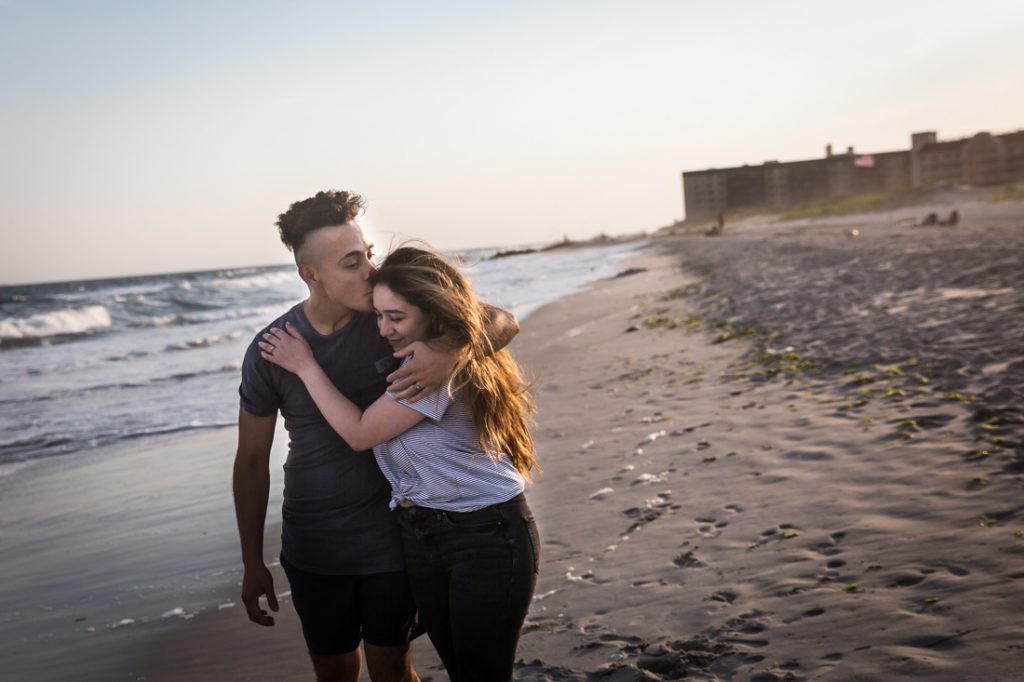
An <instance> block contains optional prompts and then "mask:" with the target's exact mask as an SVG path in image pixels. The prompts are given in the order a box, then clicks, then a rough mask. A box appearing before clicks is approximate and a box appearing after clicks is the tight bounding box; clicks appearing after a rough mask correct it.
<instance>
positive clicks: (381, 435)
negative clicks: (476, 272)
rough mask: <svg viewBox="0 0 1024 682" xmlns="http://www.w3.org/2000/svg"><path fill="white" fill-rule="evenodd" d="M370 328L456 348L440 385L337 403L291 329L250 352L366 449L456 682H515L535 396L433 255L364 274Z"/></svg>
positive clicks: (447, 267) (456, 277)
mask: <svg viewBox="0 0 1024 682" xmlns="http://www.w3.org/2000/svg"><path fill="white" fill-rule="evenodd" d="M370 283H371V284H372V285H373V305H374V308H375V309H376V312H377V320H378V325H379V327H380V333H381V335H382V336H384V337H386V338H387V340H388V341H389V342H390V343H391V345H392V346H393V347H394V348H395V350H397V351H401V350H402V349H404V348H406V347H407V346H408V344H410V343H414V342H417V341H420V342H424V341H429V342H432V343H436V344H439V345H442V346H446V347H463V348H465V349H466V352H465V353H464V354H463V355H462V356H461V357H460V359H459V364H458V367H457V369H456V372H455V375H454V378H453V380H452V382H451V385H450V386H441V387H437V388H433V389H430V390H425V391H424V392H423V395H422V396H421V397H422V400H420V401H418V402H416V403H412V402H410V401H409V400H406V399H403V398H401V397H400V396H399V395H397V394H394V393H391V392H389V393H388V394H387V395H385V396H382V397H381V398H379V399H378V400H377V401H376V402H374V403H373V404H372V405H370V406H369V407H366V406H365V405H358V404H356V403H354V402H353V401H351V400H349V399H347V398H346V397H345V396H344V395H343V394H342V392H340V391H339V390H338V388H337V387H336V386H335V384H334V383H333V382H332V377H330V376H329V375H328V373H327V372H325V371H324V369H322V368H321V366H320V365H319V364H318V362H317V359H316V358H315V357H314V354H313V352H312V350H311V349H310V347H309V345H308V344H307V343H306V341H305V340H304V338H303V337H304V336H306V335H307V333H308V332H304V331H303V330H301V329H298V328H297V327H295V326H294V325H292V324H288V325H287V326H286V327H285V328H284V329H281V328H273V329H271V330H270V331H269V333H267V334H266V335H265V336H264V339H265V340H264V342H263V343H261V344H260V347H261V348H262V349H263V351H264V353H263V356H264V357H265V358H266V359H268V360H270V361H271V362H274V363H275V364H278V365H280V366H281V367H283V368H285V369H287V370H289V371H292V372H295V373H296V375H297V376H298V378H299V379H301V381H302V383H303V384H304V385H305V386H306V388H307V389H308V391H309V393H310V395H312V397H313V399H314V400H315V401H316V404H317V406H318V407H319V408H320V410H321V412H322V413H323V414H324V416H325V417H326V418H327V421H328V422H329V423H330V424H331V426H333V427H334V428H335V429H336V430H337V431H338V433H339V434H341V436H342V437H343V438H344V439H345V440H346V441H347V442H349V443H350V444H352V446H353V447H354V448H356V449H363V448H369V447H371V446H372V447H373V450H374V455H375V457H376V459H377V463H378V464H379V465H380V468H381V471H383V472H384V475H385V476H386V477H387V478H388V481H389V482H390V483H391V491H392V493H391V507H392V509H394V510H395V515H396V516H397V517H398V519H399V526H400V528H401V534H402V544H403V547H404V550H405V558H406V566H407V571H408V573H409V579H410V584H411V585H412V592H413V596H414V598H415V601H416V605H417V606H418V607H419V614H420V619H421V621H422V623H423V625H424V626H425V627H426V630H427V634H428V635H429V636H430V640H431V642H432V643H433V644H434V647H435V648H436V649H437V652H438V654H439V655H440V657H441V660H442V662H443V663H444V666H445V668H446V669H447V670H448V674H449V676H450V679H452V680H455V681H456V682H502V681H505V680H511V679H512V666H513V662H514V660H515V652H516V646H517V644H518V641H519V632H520V629H521V628H522V624H523V621H524V619H525V618H526V613H527V609H528V608H529V606H530V601H531V599H532V597H533V590H534V587H535V585H536V580H537V571H538V566H539V554H538V550H539V539H538V537H537V529H536V525H535V523H534V521H533V515H532V514H531V512H530V509H529V507H528V506H527V503H526V499H525V497H524V496H523V490H524V488H525V485H526V482H527V480H528V479H529V476H530V471H531V470H532V469H533V468H534V467H535V464H536V461H535V459H534V453H533V440H532V437H531V436H530V432H529V430H528V428H527V420H528V418H529V416H530V413H531V412H532V409H533V402H532V399H531V397H530V395H529V393H528V391H527V388H526V385H525V383H524V381H523V378H522V374H521V372H520V370H519V367H518V366H517V365H516V363H515V361H514V360H513V359H512V357H511V356H510V355H509V354H508V352H507V351H496V352H495V351H493V350H492V348H491V346H490V343H489V341H488V340H487V338H486V335H485V334H484V326H483V320H484V310H483V308H482V306H481V305H480V303H479V301H478V300H477V299H476V296H475V295H474V293H473V290H472V287H471V286H470V284H469V281H468V279H467V278H466V277H465V275H463V274H462V273H461V272H459V270H458V269H457V268H455V267H454V266H453V265H451V264H450V263H448V262H447V261H446V260H444V259H443V258H442V257H441V256H439V255H437V254H435V253H433V252H431V251H427V250H424V249H419V248H413V247H403V248H399V249H397V250H396V251H394V252H393V253H392V254H391V255H389V256H388V257H387V258H386V259H385V260H384V262H383V263H382V264H381V266H380V268H379V269H378V270H376V271H375V272H373V273H372V274H371V275H370Z"/></svg>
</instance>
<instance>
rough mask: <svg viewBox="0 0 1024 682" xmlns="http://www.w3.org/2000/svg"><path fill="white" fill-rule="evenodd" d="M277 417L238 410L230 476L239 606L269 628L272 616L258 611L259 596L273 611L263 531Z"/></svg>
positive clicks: (274, 606) (272, 585)
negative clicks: (239, 568) (238, 549)
mask: <svg viewBox="0 0 1024 682" xmlns="http://www.w3.org/2000/svg"><path fill="white" fill-rule="evenodd" d="M276 423H277V416H276V415H274V416H270V417H257V416H256V415H253V414H250V413H248V412H246V411H245V410H244V409H239V411H238V450H237V452H236V453H235V466H234V472H233V475H232V488H233V490H234V495H235V518H236V519H237V521H238V539H239V541H240V542H241V545H242V566H243V569H244V574H243V576H242V603H243V604H244V605H245V610H246V612H247V613H248V615H249V620H251V621H252V622H254V623H256V624H258V625H265V626H270V625H273V624H274V618H273V616H270V615H269V614H268V613H267V612H266V611H264V610H263V609H262V608H260V603H259V602H260V597H261V596H263V597H266V599H267V605H268V606H269V607H270V609H271V610H272V611H277V597H276V596H275V594H274V579H273V577H271V575H270V571H269V570H267V565H266V563H265V562H264V560H263V532H264V524H265V522H266V517H267V500H268V499H269V497H270V448H271V446H272V445H273V443H274V426H275V425H276Z"/></svg>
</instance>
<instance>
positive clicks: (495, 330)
mask: <svg viewBox="0 0 1024 682" xmlns="http://www.w3.org/2000/svg"><path fill="white" fill-rule="evenodd" d="M484 311H485V312H486V313H487V328H486V329H485V330H484V331H485V333H486V334H487V340H488V341H490V342H491V348H492V350H493V352H498V351H499V350H501V349H502V348H504V347H505V346H507V345H508V344H510V343H512V339H514V338H515V337H516V334H518V333H519V321H518V320H516V316H515V315H513V314H512V313H510V312H508V311H507V310H502V309H501V308H495V307H494V306H491V305H487V304H486V303H485V304H484ZM410 354H412V356H413V358H412V360H410V361H409V362H407V363H406V364H404V365H402V366H401V367H400V368H398V369H396V370H395V371H394V372H392V373H391V374H389V375H388V383H390V384H391V392H392V393H394V394H395V397H396V398H404V399H406V400H408V401H409V402H416V401H417V400H418V399H419V398H420V396H423V395H429V394H430V393H431V392H432V391H433V390H434V389H436V388H437V387H438V386H442V385H444V384H446V383H447V382H448V380H449V379H451V377H452V372H454V371H455V366H456V364H457V363H458V361H459V356H460V355H461V350H460V349H451V348H444V347H442V346H439V345H437V344H430V343H425V342H423V341H416V342H414V343H411V344H409V345H408V346H406V347H405V348H403V349H402V350H400V351H398V352H397V353H395V357H398V358H404V357H407V356H408V355H410ZM417 386H419V388H417Z"/></svg>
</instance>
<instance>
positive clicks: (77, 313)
mask: <svg viewBox="0 0 1024 682" xmlns="http://www.w3.org/2000/svg"><path fill="white" fill-rule="evenodd" d="M110 324H111V320H110V313H109V312H108V311H107V309H106V308H104V307H103V306H101V305H90V306H86V307H85V308H65V309H63V310H56V311H53V312H49V313H39V314H38V315H32V316H30V317H7V318H4V319H3V320H0V339H32V338H45V337H48V336H62V335H66V334H84V333H86V332H90V331H94V330H96V329H102V328H104V327H109V326H110Z"/></svg>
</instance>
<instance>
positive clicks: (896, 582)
mask: <svg viewBox="0 0 1024 682" xmlns="http://www.w3.org/2000/svg"><path fill="white" fill-rule="evenodd" d="M926 577H927V576H925V575H922V574H920V573H897V574H896V575H894V576H893V577H892V578H891V580H890V582H889V585H888V587H913V586H914V585H920V584H921V583H923V582H924V579H925V578H926Z"/></svg>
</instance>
